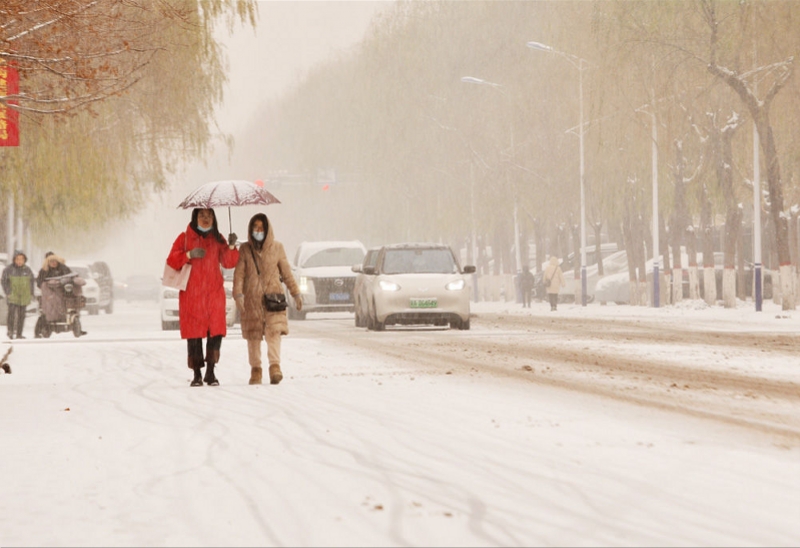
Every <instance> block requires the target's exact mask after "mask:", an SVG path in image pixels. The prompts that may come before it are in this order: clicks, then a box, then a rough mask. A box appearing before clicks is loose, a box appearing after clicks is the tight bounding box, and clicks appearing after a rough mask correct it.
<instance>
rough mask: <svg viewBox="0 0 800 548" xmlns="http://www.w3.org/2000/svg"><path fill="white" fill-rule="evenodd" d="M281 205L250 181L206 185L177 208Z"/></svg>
mask: <svg viewBox="0 0 800 548" xmlns="http://www.w3.org/2000/svg"><path fill="white" fill-rule="evenodd" d="M279 203H281V202H280V200H278V199H277V198H276V197H275V196H273V195H272V193H270V192H269V191H267V190H266V189H264V188H262V187H260V186H258V185H256V184H255V183H251V182H250V181H236V180H233V181H216V182H213V183H206V184H204V185H203V186H201V187H199V188H197V189H195V190H194V191H192V193H191V194H189V195H188V196H187V197H186V198H185V199H184V200H183V201H182V202H181V203H180V204H179V205H178V207H180V208H182V209H190V208H195V207H202V208H203V209H212V208H215V207H223V206H228V207H230V206H245V205H259V204H260V205H269V204H279Z"/></svg>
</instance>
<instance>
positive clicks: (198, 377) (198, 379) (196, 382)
mask: <svg viewBox="0 0 800 548" xmlns="http://www.w3.org/2000/svg"><path fill="white" fill-rule="evenodd" d="M192 369H193V370H194V378H193V379H192V383H191V384H190V385H189V386H203V375H202V374H201V373H200V368H199V367H193V368H192Z"/></svg>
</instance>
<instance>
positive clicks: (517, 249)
mask: <svg viewBox="0 0 800 548" xmlns="http://www.w3.org/2000/svg"><path fill="white" fill-rule="evenodd" d="M461 81H462V82H463V83H465V84H477V85H481V86H489V87H491V88H493V89H496V90H497V91H498V92H499V93H500V94H501V95H503V97H506V99H507V98H508V96H507V95H506V94H505V92H504V91H503V90H502V87H503V86H502V85H500V84H496V83H494V82H489V81H488V80H483V79H481V78H475V77H474V76H462V77H461ZM510 135H511V137H510V142H511V152H510V155H511V158H512V159H513V157H514V125H513V122H512V125H511V130H510ZM509 169H510V168H509ZM509 169H506V181H507V182H508V173H509ZM519 240H520V236H519V219H518V217H517V198H516V196H514V251H515V253H514V260H515V261H516V274H517V275H519V273H520V272H522V266H521V265H522V256H521V254H520V246H519Z"/></svg>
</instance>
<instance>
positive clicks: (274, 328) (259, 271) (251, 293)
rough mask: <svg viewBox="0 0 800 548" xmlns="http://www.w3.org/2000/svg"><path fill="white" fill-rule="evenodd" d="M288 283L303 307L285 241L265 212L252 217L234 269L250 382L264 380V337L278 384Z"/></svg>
mask: <svg viewBox="0 0 800 548" xmlns="http://www.w3.org/2000/svg"><path fill="white" fill-rule="evenodd" d="M284 284H285V286H286V289H288V291H289V294H291V295H292V298H293V299H294V302H295V308H296V309H297V310H298V311H300V310H302V309H303V300H302V298H301V296H300V288H299V287H298V286H297V283H296V282H295V279H294V276H292V269H291V267H290V266H289V261H288V260H287V258H286V251H285V250H284V248H283V244H282V243H280V242H279V241H277V240H276V239H275V233H274V231H273V229H272V223H270V222H269V220H268V219H267V216H266V215H265V214H263V213H257V214H256V215H254V216H253V217H252V218H251V219H250V223H249V225H248V227H247V242H245V243H243V244H242V247H241V249H240V250H239V262H238V264H237V265H236V269H235V270H234V272H233V296H234V299H235V301H236V307H237V308H238V309H239V312H240V313H241V325H242V337H243V338H244V339H246V340H247V357H248V361H249V362H250V384H261V379H262V376H263V373H262V367H261V341H262V340H266V343H267V361H268V363H269V382H270V384H278V383H279V382H281V379H283V372H282V371H281V337H282V336H283V335H288V334H289V321H288V319H287V315H286V307H287V304H288V303H286V293H285V290H284Z"/></svg>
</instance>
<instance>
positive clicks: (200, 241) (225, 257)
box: [167, 225, 239, 339]
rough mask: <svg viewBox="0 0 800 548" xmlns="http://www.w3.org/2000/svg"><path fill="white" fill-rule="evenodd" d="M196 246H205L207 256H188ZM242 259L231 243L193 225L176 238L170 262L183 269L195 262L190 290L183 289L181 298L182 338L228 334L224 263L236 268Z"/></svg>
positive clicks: (188, 285)
mask: <svg viewBox="0 0 800 548" xmlns="http://www.w3.org/2000/svg"><path fill="white" fill-rule="evenodd" d="M195 247H202V248H203V249H205V250H206V254H205V257H203V258H202V259H189V258H187V256H186V252H187V251H191V250H192V249H194V248H195ZM238 261H239V250H237V249H231V248H229V247H228V244H227V243H224V242H219V241H217V239H216V238H215V237H214V236H213V235H211V234H208V235H207V236H205V237H204V236H202V235H200V234H198V233H197V232H195V230H194V229H193V228H192V227H191V225H189V226H187V227H186V232H182V233H180V234H179V235H178V237H177V238H176V239H175V243H173V244H172V250H171V251H170V252H169V257H167V264H168V265H169V266H171V267H172V268H174V269H175V270H180V269H181V267H182V266H183V265H184V264H186V263H187V262H190V263H191V264H192V273H191V275H190V276H189V283H188V284H186V291H181V292H180V297H179V298H178V306H179V315H180V320H181V338H182V339H199V338H204V337H208V336H210V337H215V336H217V335H222V336H225V335H226V334H227V333H228V328H227V327H228V326H227V324H226V323H225V288H224V287H223V285H222V284H223V278H222V271H221V270H220V265H222V266H223V267H225V268H233V267H234V266H236V263H237V262H238Z"/></svg>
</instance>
